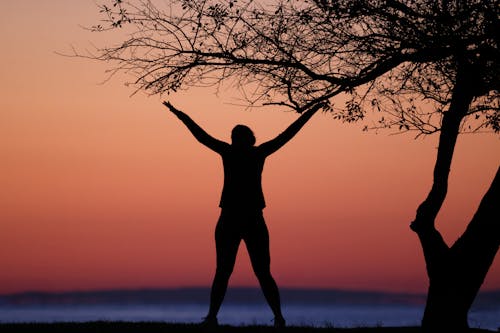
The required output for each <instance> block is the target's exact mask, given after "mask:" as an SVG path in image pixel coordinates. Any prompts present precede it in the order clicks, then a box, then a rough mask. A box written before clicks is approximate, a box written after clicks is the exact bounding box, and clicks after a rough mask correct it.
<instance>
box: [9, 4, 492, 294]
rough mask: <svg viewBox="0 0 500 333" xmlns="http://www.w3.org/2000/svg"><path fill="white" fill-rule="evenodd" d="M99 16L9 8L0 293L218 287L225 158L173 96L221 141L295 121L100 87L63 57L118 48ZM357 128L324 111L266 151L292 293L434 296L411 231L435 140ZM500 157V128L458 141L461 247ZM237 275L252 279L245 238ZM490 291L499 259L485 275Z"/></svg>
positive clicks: (279, 259)
mask: <svg viewBox="0 0 500 333" xmlns="http://www.w3.org/2000/svg"><path fill="white" fill-rule="evenodd" d="M97 19H98V10H97V9H96V7H95V5H94V2H92V1H78V2H75V1H71V2H70V1H63V0H55V1H50V2H42V1H29V0H25V1H10V2H5V4H3V5H2V11H1V12H0V36H1V37H2V40H3V41H4V47H3V50H2V53H1V55H0V57H1V60H2V61H1V63H0V74H1V77H2V80H1V81H0V89H1V91H2V98H1V100H0V137H1V140H0V159H1V164H0V184H1V188H2V190H1V191H0V294H4V293H12V292H20V291H27V290H42V291H53V290H58V291H60V290H95V289H112V288H156V287H181V286H209V285H210V283H211V281H212V277H213V273H214V270H215V243H214V236H213V234H214V228H215V223H216V222H217V217H218V214H219V208H218V202H219V197H220V191H221V188H222V176H223V174H222V163H221V160H220V158H219V157H218V156H217V155H216V154H214V153H213V152H211V151H209V150H208V149H207V148H205V147H203V146H202V145H200V144H199V143H198V142H196V140H194V139H193V137H192V136H191V134H190V133H189V132H188V131H187V130H186V129H185V127H184V126H183V125H182V124H181V123H180V122H179V120H178V119H176V118H175V116H173V115H172V114H170V113H168V112H167V111H166V110H165V107H164V106H163V105H162V104H161V102H162V101H163V100H165V99H168V100H170V101H171V102H172V104H173V105H175V106H176V107H178V108H179V109H181V110H183V111H185V112H186V113H188V114H189V115H190V116H191V117H192V118H193V119H194V120H195V121H196V122H198V123H199V124H200V125H201V126H203V128H205V129H206V130H207V131H208V132H209V133H210V134H212V135H213V136H215V137H217V138H219V139H221V140H225V141H229V140H230V138H229V135H230V131H231V129H232V127H233V126H234V125H236V124H239V123H242V124H246V125H248V126H250V127H251V128H252V129H253V130H254V132H255V134H256V137H257V143H261V142H263V141H265V140H268V139H270V138H272V137H274V136H275V135H277V134H278V133H280V132H281V131H283V130H284V129H285V128H286V127H287V126H288V125H289V124H290V123H291V122H293V121H294V120H295V119H296V118H297V114H294V113H291V112H284V111H283V110H273V109H272V108H262V109H252V110H247V109H246V108H245V106H242V105H241V104H242V102H241V101H239V100H237V99H236V98H237V96H236V95H235V93H234V91H232V90H230V89H228V90H227V91H220V92H219V94H218V95H216V94H215V91H214V89H213V88H196V89H192V90H188V91H182V92H179V93H177V94H173V95H170V96H161V97H160V96H151V97H148V96H147V95H145V94H143V93H141V92H139V93H137V94H136V95H134V96H130V95H131V94H132V93H133V92H134V90H133V88H131V87H126V86H124V84H123V83H124V82H125V81H126V79H127V77H123V76H120V75H118V76H116V77H115V78H113V79H111V80H110V81H108V82H106V83H104V84H101V83H102V81H104V80H105V79H106V78H107V76H106V73H105V71H106V69H109V68H110V67H111V64H110V65H109V66H107V65H106V64H102V63H96V62H92V61H90V60H85V59H78V58H70V57H64V56H61V55H58V54H57V53H61V52H63V53H64V52H68V51H70V50H71V45H73V46H75V47H79V48H86V47H89V48H90V47H91V43H94V42H95V43H96V44H99V43H106V42H107V41H106V40H103V38H102V36H100V35H97V34H93V33H91V32H89V31H87V30H85V29H83V28H82V27H81V26H86V25H91V24H94V23H95V22H96V20H97ZM333 102H335V101H333ZM361 128H362V124H355V125H352V124H343V123H341V122H339V121H337V120H334V119H333V117H332V116H331V115H329V114H326V113H318V114H316V115H315V116H314V117H313V118H312V120H311V121H310V122H309V123H308V124H306V126H305V127H304V129H303V130H302V131H301V132H300V133H299V134H298V135H297V136H296V137H295V138H294V139H292V140H291V142H289V143H288V144H287V145H286V146H285V147H283V149H282V150H280V151H279V152H277V153H276V154H274V155H273V156H271V157H270V158H269V159H268V160H267V162H266V163H267V164H266V166H265V170H264V174H263V188H264V194H265V196H266V202H267V208H266V209H265V210H264V215H265V217H266V221H267V225H268V228H269V232H270V236H271V257H272V272H273V275H274V277H275V278H276V280H277V282H278V284H279V285H280V287H312V288H340V289H356V290H358V289H359V290H383V291H401V292H425V291H426V288H427V275H426V273H425V264H424V259H423V256H422V250H421V248H420V244H419V242H418V239H417V236H416V235H415V234H414V233H413V232H411V231H410V229H409V227H408V225H409V223H410V222H411V221H412V219H413V218H414V217H415V211H416V208H417V207H418V205H419V204H420V202H421V201H422V200H423V199H424V198H425V196H426V195H427V193H428V191H429V190H430V186H431V181H432V170H433V167H434V162H435V155H436V146H437V140H438V137H437V135H433V136H429V137H423V138H418V139H415V137H414V136H415V135H414V134H411V133H410V134H400V135H391V134H392V133H390V132H387V131H380V132H378V133H375V132H363V131H362V130H361ZM499 161H500V140H499V139H498V136H495V135H494V134H487V133H479V134H467V135H462V136H460V137H459V139H458V143H457V148H456V152H455V157H454V162H453V164H452V170H451V174H450V185H449V192H448V196H447V199H446V201H445V204H444V206H443V208H442V210H441V213H440V214H439V217H438V222H437V226H438V228H439V229H440V230H441V231H442V233H443V236H444V237H445V240H446V241H447V242H448V243H449V244H451V243H452V242H454V241H455V240H456V239H457V237H459V236H460V235H461V233H462V232H463V230H464V228H465V226H466V225H467V223H468V222H469V221H470V219H471V218H472V216H473V214H474V212H475V211H476V209H477V207H478V205H479V202H480V200H481V198H482V196H483V195H484V193H485V192H486V190H487V189H488V187H489V185H490V183H491V181H492V179H493V176H494V175H495V172H496V170H497V168H498V163H499ZM230 283H231V285H239V286H249V285H250V286H253V285H257V280H256V278H255V277H254V276H253V273H252V271H251V266H250V263H249V259H248V256H247V254H246V251H245V249H244V246H243V245H241V247H240V252H239V257H238V261H237V264H236V268H235V272H234V274H233V276H232V277H231V281H230ZM492 289H500V259H499V258H498V255H497V258H496V259H495V261H494V263H493V265H492V266H491V269H490V272H489V273H488V275H487V277H486V280H485V283H484V284H483V290H492Z"/></svg>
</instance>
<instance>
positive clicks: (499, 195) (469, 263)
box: [422, 168, 500, 331]
mask: <svg viewBox="0 0 500 333" xmlns="http://www.w3.org/2000/svg"><path fill="white" fill-rule="evenodd" d="M499 203H500V168H499V169H498V170H497V173H496V176H495V178H494V180H493V182H492V184H491V186H490V188H489V190H488V192H487V193H486V194H485V196H484V197H483V199H482V201H481V204H480V206H479V208H478V210H477V212H476V214H475V215H474V217H473V218H472V221H471V222H470V223H469V225H468V227H467V229H466V231H465V232H464V233H463V235H462V236H461V237H460V238H459V239H458V240H457V241H456V242H455V244H453V246H452V247H451V248H449V249H447V250H445V251H444V255H442V256H441V263H440V265H439V266H438V268H437V269H436V270H434V271H433V272H432V273H433V274H432V276H431V275H430V274H429V280H430V284H429V291H428V295H427V304H426V308H425V312H424V318H423V320H422V327H423V328H425V329H427V330H429V331H432V330H436V331H438V330H439V331H448V330H449V331H460V330H465V329H467V328H468V322H467V316H468V312H469V309H470V307H471V306H472V303H473V302H474V299H475V297H476V295H477V293H478V291H479V288H480V287H481V285H482V283H483V281H484V278H485V277H486V274H487V272H488V270H489V268H490V266H491V264H492V263H493V260H494V258H495V255H496V253H497V251H498V248H499V245H500V205H499ZM436 233H437V231H436ZM434 236H435V237H437V235H434Z"/></svg>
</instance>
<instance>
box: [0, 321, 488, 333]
mask: <svg viewBox="0 0 500 333" xmlns="http://www.w3.org/2000/svg"><path fill="white" fill-rule="evenodd" d="M0 331H1V332H12V333H15V332H34V333H40V332H51V333H58V332H65V333H79V332H82V333H83V332H85V333H93V332H96V333H97V332H98V333H129V332H130V333H132V332H134V333H142V332H144V333H161V332H164V333H166V332H168V333H171V332H175V333H204V332H216V333H218V332H221V333H250V332H252V333H253V332H256V333H271V332H273V333H276V332H286V333H420V332H422V331H421V329H420V328H419V327H359V328H335V327H311V326H290V327H286V328H283V329H275V328H274V327H272V326H257V325H256V326H252V325H250V326H230V325H221V326H219V327H217V328H211V329H210V328H205V327H201V326H199V325H196V324H177V323H164V322H123V321H117V322H114V321H92V322H81V323H80V322H69V323H13V324H6V323H4V324H0ZM470 332H474V333H486V332H493V331H489V330H483V329H471V330H470ZM443 333H448V332H443Z"/></svg>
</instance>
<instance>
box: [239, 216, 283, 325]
mask: <svg viewBox="0 0 500 333" xmlns="http://www.w3.org/2000/svg"><path fill="white" fill-rule="evenodd" d="M252 222H254V225H252V226H251V227H249V228H248V230H247V232H246V233H245V234H244V238H243V239H244V240H245V244H246V247H247V250H248V254H249V256H250V260H251V262H252V268H253V271H254V272H255V275H256V276H257V279H258V280H259V283H260V287H261V288H262V292H263V293H264V297H265V298H266V300H267V303H268V304H269V307H270V308H271V310H272V311H273V314H274V320H275V322H274V324H275V326H279V327H282V326H285V319H284V318H283V314H282V313H281V300H280V294H279V290H278V285H277V284H276V281H274V278H273V276H272V275H271V256H270V252H269V232H268V230H267V227H266V224H265V222H264V217H263V216H262V212H259V213H258V214H257V216H256V221H252Z"/></svg>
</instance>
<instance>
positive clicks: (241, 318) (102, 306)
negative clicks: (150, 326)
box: [0, 287, 500, 330]
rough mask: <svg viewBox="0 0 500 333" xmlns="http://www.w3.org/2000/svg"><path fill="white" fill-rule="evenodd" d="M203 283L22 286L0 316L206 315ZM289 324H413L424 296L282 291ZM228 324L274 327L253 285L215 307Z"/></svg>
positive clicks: (492, 310)
mask: <svg viewBox="0 0 500 333" xmlns="http://www.w3.org/2000/svg"><path fill="white" fill-rule="evenodd" d="M209 292H210V290H209V289H208V288H179V289H144V290H108V291H92V292H61V293H41V292H27V293H19V294H11V295H3V296H0V322H3V323H6V322H64V321H72V322H85V321H96V320H108V321H161V322H182V323H196V322H199V321H201V319H202V317H203V316H204V315H206V311H207V308H208V297H209ZM281 294H282V303H283V312H284V314H285V317H286V319H287V323H288V324H289V325H310V326H319V327H322V326H333V327H360V326H362V327H363V326H366V327H373V326H418V325H419V324H420V320H421V318H422V314H423V310H424V306H425V295H424V294H403V293H384V292H369V291H368V292H362V291H342V290H330V289H326V290H322V289H287V288H284V289H282V290H281ZM219 322H220V323H221V324H229V325H253V324H258V325H272V313H271V310H270V309H269V308H268V306H267V304H266V303H265V301H264V297H263V295H262V293H261V291H260V290H259V289H257V288H234V287H233V288H229V290H228V293H227V295H226V299H225V302H224V304H223V305H222V308H221V311H220V313H219ZM469 324H470V325H471V327H479V328H485V329H492V330H496V329H497V328H500V291H493V292H482V293H480V294H479V295H478V297H477V299H476V302H475V303H474V306H473V308H472V309H471V311H470V313H469Z"/></svg>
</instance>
